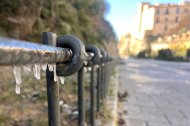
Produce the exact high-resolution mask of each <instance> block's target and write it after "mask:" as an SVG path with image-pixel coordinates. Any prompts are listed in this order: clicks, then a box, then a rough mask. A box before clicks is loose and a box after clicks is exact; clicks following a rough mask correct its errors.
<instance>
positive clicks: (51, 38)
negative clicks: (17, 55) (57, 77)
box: [43, 32, 60, 126]
mask: <svg viewBox="0 0 190 126" xmlns="http://www.w3.org/2000/svg"><path fill="white" fill-rule="evenodd" d="M43 43H44V44H46V45H52V46H55V45H56V35H55V34H53V33H50V32H44V33H43ZM46 81H47V97H48V121H49V126H60V107H59V84H58V83H56V82H54V74H53V72H51V71H49V69H48V68H47V70H46Z"/></svg>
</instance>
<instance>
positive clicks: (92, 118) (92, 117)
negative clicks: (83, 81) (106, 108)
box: [90, 65, 95, 126]
mask: <svg viewBox="0 0 190 126" xmlns="http://www.w3.org/2000/svg"><path fill="white" fill-rule="evenodd" d="M91 68H92V69H91V72H90V124H91V125H90V126H95V105H94V103H95V98H94V97H95V88H94V87H95V86H94V65H91Z"/></svg>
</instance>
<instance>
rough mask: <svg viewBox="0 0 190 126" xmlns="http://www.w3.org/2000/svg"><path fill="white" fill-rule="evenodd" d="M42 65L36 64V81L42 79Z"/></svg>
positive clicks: (34, 68) (34, 69)
mask: <svg viewBox="0 0 190 126" xmlns="http://www.w3.org/2000/svg"><path fill="white" fill-rule="evenodd" d="M40 70H41V68H40V65H39V64H34V67H33V71H34V76H35V77H36V79H38V80H39V79H40Z"/></svg>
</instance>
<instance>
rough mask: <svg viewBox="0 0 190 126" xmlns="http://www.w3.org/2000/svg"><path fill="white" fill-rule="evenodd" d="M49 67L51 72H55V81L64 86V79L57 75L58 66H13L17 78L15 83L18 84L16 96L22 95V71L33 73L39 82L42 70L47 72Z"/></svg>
mask: <svg viewBox="0 0 190 126" xmlns="http://www.w3.org/2000/svg"><path fill="white" fill-rule="evenodd" d="M47 67H48V69H49V71H51V72H53V74H54V81H55V82H57V81H59V82H61V84H64V81H65V80H64V77H61V76H60V77H58V76H57V74H56V64H34V65H25V66H13V73H14V76H15V82H16V87H15V92H16V94H20V87H21V83H22V70H25V71H28V72H33V73H34V77H35V78H36V79H38V80H40V78H41V76H40V72H41V70H43V71H46V70H47Z"/></svg>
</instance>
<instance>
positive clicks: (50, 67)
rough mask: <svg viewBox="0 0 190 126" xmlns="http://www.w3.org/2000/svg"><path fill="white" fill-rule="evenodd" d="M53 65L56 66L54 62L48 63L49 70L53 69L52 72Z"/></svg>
mask: <svg viewBox="0 0 190 126" xmlns="http://www.w3.org/2000/svg"><path fill="white" fill-rule="evenodd" d="M53 66H54V65H53V64H48V69H49V71H51V72H52V71H53Z"/></svg>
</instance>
